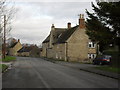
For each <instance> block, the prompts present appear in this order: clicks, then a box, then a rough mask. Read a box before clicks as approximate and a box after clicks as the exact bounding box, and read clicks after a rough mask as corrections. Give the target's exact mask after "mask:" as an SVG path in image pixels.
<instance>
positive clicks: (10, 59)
mask: <svg viewBox="0 0 120 90" xmlns="http://www.w3.org/2000/svg"><path fill="white" fill-rule="evenodd" d="M14 60H16V58H15V57H12V56H6V57H5V59H2V61H3V62H10V61H14Z"/></svg>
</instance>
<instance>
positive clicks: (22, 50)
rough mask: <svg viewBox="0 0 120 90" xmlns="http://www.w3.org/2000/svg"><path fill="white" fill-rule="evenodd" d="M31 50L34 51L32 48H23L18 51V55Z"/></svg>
mask: <svg viewBox="0 0 120 90" xmlns="http://www.w3.org/2000/svg"><path fill="white" fill-rule="evenodd" d="M31 50H32V48H31V47H22V48H21V49H20V50H19V51H18V53H20V52H30V51H31Z"/></svg>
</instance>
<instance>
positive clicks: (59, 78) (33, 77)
mask: <svg viewBox="0 0 120 90" xmlns="http://www.w3.org/2000/svg"><path fill="white" fill-rule="evenodd" d="M2 88H118V80H116V79H112V78H109V77H105V76H101V75H97V74H93V73H89V72H85V71H81V70H77V69H72V68H69V67H67V66H62V65H59V64H55V63H52V62H49V61H46V60H43V59H40V58H30V57H17V61H15V62H14V64H13V66H12V68H11V69H10V70H8V71H7V72H5V73H4V74H3V76H2Z"/></svg>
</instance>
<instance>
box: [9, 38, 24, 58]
mask: <svg viewBox="0 0 120 90" xmlns="http://www.w3.org/2000/svg"><path fill="white" fill-rule="evenodd" d="M21 48H22V44H21V43H20V40H19V39H18V41H15V42H13V43H12V45H11V46H10V47H9V52H8V55H12V56H17V51H19V50H20V49H21Z"/></svg>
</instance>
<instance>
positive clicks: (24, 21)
mask: <svg viewBox="0 0 120 90" xmlns="http://www.w3.org/2000/svg"><path fill="white" fill-rule="evenodd" d="M13 1H14V2H15V4H14V5H15V8H17V13H16V14H15V17H14V19H13V22H12V28H13V29H12V31H11V37H14V38H16V39H20V40H21V43H29V44H37V45H40V44H41V43H42V41H43V40H44V39H45V38H46V37H47V36H48V34H49V33H50V30H51V25H52V24H54V25H55V27H57V28H65V27H67V23H68V22H71V24H72V26H75V25H76V24H78V19H79V17H78V14H85V9H88V10H89V11H92V7H91V2H92V1H94V0H81V1H80V0H74V1H73V0H66V2H65V1H64V2H63V1H62V0H57V1H56V0H44V2H43V1H42V0H13ZM86 17H87V15H86V14H85V18H86Z"/></svg>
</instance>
